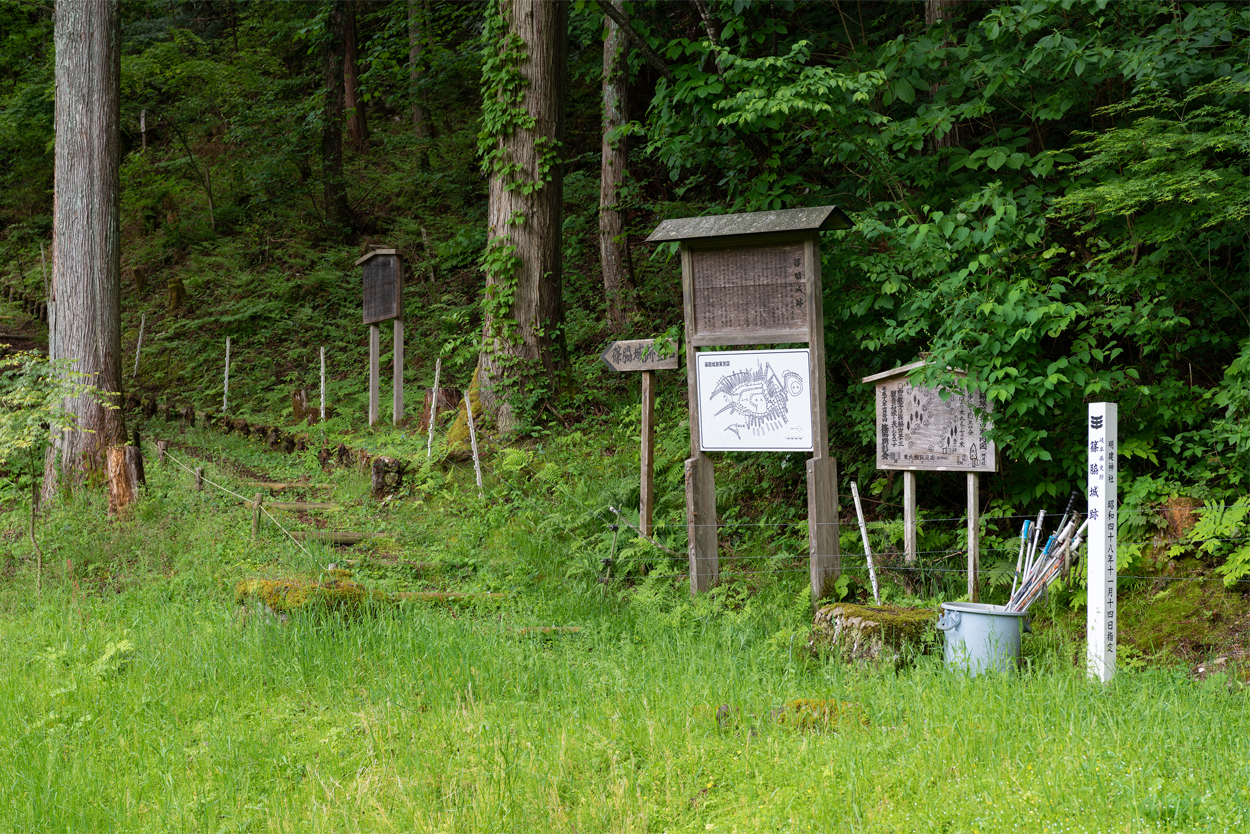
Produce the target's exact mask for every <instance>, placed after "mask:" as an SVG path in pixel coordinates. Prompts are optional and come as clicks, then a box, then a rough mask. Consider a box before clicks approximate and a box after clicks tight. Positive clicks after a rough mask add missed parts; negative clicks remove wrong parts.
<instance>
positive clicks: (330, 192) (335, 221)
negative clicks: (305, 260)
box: [321, 0, 350, 237]
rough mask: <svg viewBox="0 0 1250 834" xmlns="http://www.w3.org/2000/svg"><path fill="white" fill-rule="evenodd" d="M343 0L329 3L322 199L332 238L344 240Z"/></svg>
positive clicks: (322, 140)
mask: <svg viewBox="0 0 1250 834" xmlns="http://www.w3.org/2000/svg"><path fill="white" fill-rule="evenodd" d="M343 5H344V2H343V0H334V2H333V3H331V4H330V15H329V17H328V19H327V20H326V28H327V30H328V31H327V34H328V36H329V37H328V38H327V42H326V55H325V111H324V113H323V120H322V121H323V125H322V128H321V167H322V186H321V187H322V197H323V199H324V202H325V210H326V226H327V227H328V228H329V230H330V234H331V236H333V237H342V236H343V235H344V234H345V232H346V231H347V227H348V225H349V223H350V221H349V218H348V214H349V209H348V207H347V189H346V187H345V185H344V183H343V63H344V60H343V55H344V51H345V44H346V41H347V37H346V34H347V33H346V29H347V26H346V23H345V22H344V21H345V19H346V14H345V13H344V9H343Z"/></svg>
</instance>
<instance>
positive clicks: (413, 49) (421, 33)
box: [408, 0, 432, 139]
mask: <svg viewBox="0 0 1250 834" xmlns="http://www.w3.org/2000/svg"><path fill="white" fill-rule="evenodd" d="M427 12H428V8H427V6H426V0H408V81H409V84H410V86H411V90H412V131H413V133H414V134H416V137H417V138H418V139H429V138H430V135H431V133H432V131H431V130H430V111H428V110H426V109H425V105H424V103H423V102H424V101H425V91H424V90H423V89H422V87H421V80H422V76H424V75H425V65H424V64H423V63H422V60H421V59H422V52H423V50H424V48H425V44H424V41H425V38H426V37H427V36H428V34H429V20H428V19H427V16H426V15H427Z"/></svg>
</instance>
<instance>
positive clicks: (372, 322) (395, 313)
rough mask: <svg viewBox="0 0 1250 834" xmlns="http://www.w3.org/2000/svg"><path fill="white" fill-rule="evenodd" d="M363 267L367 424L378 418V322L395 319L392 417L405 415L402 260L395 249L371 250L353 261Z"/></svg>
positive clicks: (396, 418)
mask: <svg viewBox="0 0 1250 834" xmlns="http://www.w3.org/2000/svg"><path fill="white" fill-rule="evenodd" d="M356 266H361V267H363V268H364V269H363V284H364V303H363V309H364V323H365V324H367V325H369V425H370V426H372V425H373V424H374V423H376V422H377V421H378V376H379V361H380V357H379V353H380V351H381V341H382V333H381V328H379V327H378V322H383V321H387V320H388V319H394V321H395V347H394V350H395V361H394V373H393V381H394V391H393V393H392V396H391V419H392V421H393V422H394V423H399V421H400V420H401V419H403V416H404V261H403V258H401V257H400V256H399V253H398V252H396V251H395V250H394V249H374V250H373V251H372V252H370V253H369V254H368V255H365V256H364V257H363V258H361V259H360V260H358V261H356Z"/></svg>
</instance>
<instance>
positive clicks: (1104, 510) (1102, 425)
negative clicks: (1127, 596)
mask: <svg viewBox="0 0 1250 834" xmlns="http://www.w3.org/2000/svg"><path fill="white" fill-rule="evenodd" d="M1118 435H1119V408H1118V406H1117V405H1116V404H1115V403H1090V404H1089V449H1088V452H1087V454H1088V458H1087V465H1088V469H1089V473H1088V477H1089V480H1088V481H1087V483H1086V498H1087V499H1088V501H1089V504H1088V509H1087V510H1086V512H1087V513H1088V518H1089V530H1088V533H1087V536H1088V539H1087V541H1088V545H1087V549H1086V554H1087V558H1088V560H1089V563H1088V565H1087V571H1086V580H1087V586H1086V587H1087V593H1088V599H1087V607H1086V635H1085V636H1086V646H1087V655H1088V663H1089V672H1090V674H1091V675H1092V676H1093V677H1095V678H1098V679H1100V680H1103V681H1108V680H1110V679H1111V677H1112V676H1113V675H1114V674H1115V654H1116V589H1117V585H1118V582H1119V577H1118V575H1117V573H1116V550H1117V529H1116V528H1117V521H1118V519H1117V518H1116V515H1117V512H1116V508H1117V500H1116V499H1117V488H1118V484H1117V481H1118V474H1119V473H1118V472H1117V471H1116V468H1117V467H1116V444H1117V441H1118V439H1119V437H1118Z"/></svg>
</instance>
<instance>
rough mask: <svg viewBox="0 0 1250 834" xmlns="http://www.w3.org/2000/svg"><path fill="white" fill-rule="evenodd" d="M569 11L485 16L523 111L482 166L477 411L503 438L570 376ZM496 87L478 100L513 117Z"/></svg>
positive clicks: (525, 9) (488, 79) (545, 5)
mask: <svg viewBox="0 0 1250 834" xmlns="http://www.w3.org/2000/svg"><path fill="white" fill-rule="evenodd" d="M568 5H569V4H568V3H551V2H544V0H499V3H498V6H497V12H496V11H494V10H492V12H491V13H492V14H494V13H498V14H499V15H500V18H501V23H502V26H503V32H502V34H503V35H504V37H500V38H496V39H493V40H491V41H490V42H488V43H487V46H486V49H487V50H488V53H490V52H492V51H495V50H498V51H495V52H494V53H493V54H488V56H487V57H488V58H496V59H499V58H502V59H503V61H502V65H503V66H505V67H511V68H513V69H514V70H515V71H516V72H517V73H519V76H520V79H514V81H520V82H521V83H520V84H519V85H518V86H519V89H520V90H521V102H520V105H519V106H520V108H521V110H523V113H521V114H519V116H520V117H519V118H515V116H517V115H518V114H513V116H506V117H505V119H504V126H503V127H502V128H500V133H499V134H498V135H496V136H495V138H494V146H493V148H492V151H493V154H494V156H493V157H492V158H491V159H488V163H487V164H488V165H490V166H492V167H493V171H492V173H491V179H490V205H489V209H488V211H487V223H488V230H487V234H488V241H487V262H488V267H487V276H486V298H487V304H486V316H485V319H486V323H485V336H484V344H483V349H482V354H481V356H480V358H479V365H478V367H479V379H480V382H481V393H480V397H481V404H482V406H483V408H484V409H485V411H486V413H487V414H489V415H490V416H491V417H493V418H494V420H495V425H496V427H497V428H498V429H499V430H501V431H503V432H509V431H512V430H513V429H515V428H516V427H517V426H518V424H519V415H518V413H517V405H518V403H521V402H525V401H529V402H531V403H532V402H534V401H536V400H538V399H541V398H542V397H543V396H544V395H545V394H548V393H551V392H552V391H553V390H555V389H556V388H558V387H559V386H560V385H561V384H562V383H563V380H564V379H565V377H566V375H567V371H568V357H567V355H566V351H565V349H564V337H563V334H562V332H561V330H562V327H561V326H562V324H563V321H564V310H563V306H562V303H561V297H560V293H561V281H562V274H561V261H560V243H561V204H562V201H563V191H564V189H563V172H562V169H561V162H560V154H561V152H562V150H563V148H562V141H563V138H564V136H563V133H564V82H565V56H566V34H567V29H568ZM518 42H519V44H520V47H519V53H518V50H517V48H516V44H517V43H518ZM506 71H507V70H506V69H505V70H504V72H505V73H506ZM495 84H498V80H497V79H492V76H491V74H490V73H488V72H486V71H484V72H483V88H484V89H483V91H482V92H483V98H485V99H487V101H489V102H493V103H494V106H496V107H499V106H500V105H501V104H502V109H503V110H508V109H509V108H514V107H515V105H513V104H511V99H509V98H508V93H506V92H505V90H503V89H501V88H500V87H499V86H494V85H495ZM512 89H517V87H513V88H512ZM509 248H511V252H510V253H509Z"/></svg>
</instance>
